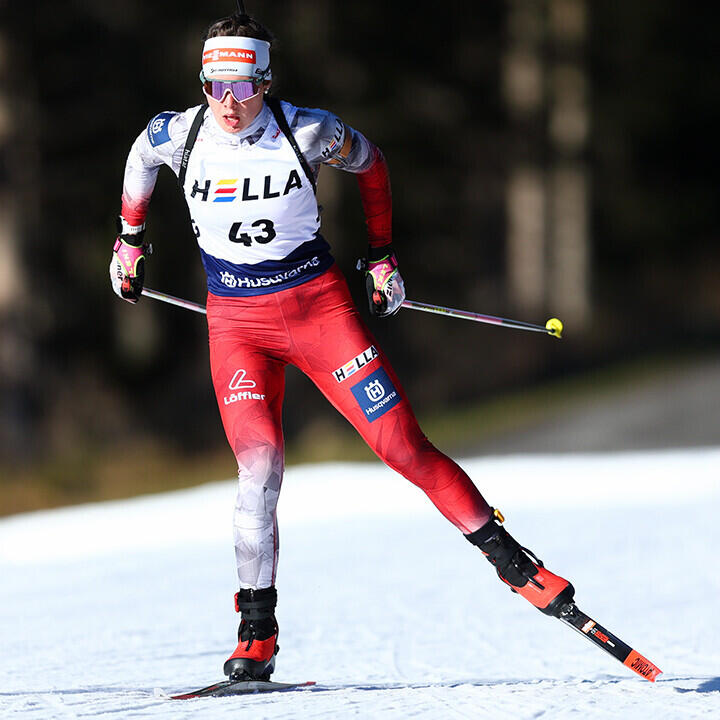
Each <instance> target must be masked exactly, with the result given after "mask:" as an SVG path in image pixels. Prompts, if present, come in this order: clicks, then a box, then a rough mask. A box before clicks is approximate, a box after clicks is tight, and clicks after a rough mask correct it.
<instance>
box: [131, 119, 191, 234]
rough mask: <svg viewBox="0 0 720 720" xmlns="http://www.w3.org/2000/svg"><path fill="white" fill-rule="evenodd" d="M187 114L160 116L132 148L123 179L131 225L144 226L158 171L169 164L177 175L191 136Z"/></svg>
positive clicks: (153, 120) (141, 134)
mask: <svg viewBox="0 0 720 720" xmlns="http://www.w3.org/2000/svg"><path fill="white" fill-rule="evenodd" d="M185 115H186V114H185V113H176V112H161V113H160V114H159V115H156V116H155V117H154V118H152V120H150V122H149V123H148V126H147V128H146V129H145V130H143V132H141V133H140V135H138V137H137V139H136V140H135V142H134V143H133V145H132V147H131V148H130V153H129V155H128V159H127V162H126V164H125V177H124V179H123V192H122V209H121V212H120V214H121V216H122V217H123V218H124V219H125V220H126V221H127V222H128V223H129V224H130V225H142V223H143V222H145V217H146V215H147V208H148V204H149V203H150V198H151V197H152V193H153V190H154V189H155V181H156V180H157V174H158V170H159V169H160V167H161V166H162V165H167V166H168V167H170V168H171V169H172V170H173V172H175V173H176V174H177V172H178V170H179V167H180V155H181V154H182V148H183V145H184V143H185V139H186V138H187V133H188V128H187V119H186V117H185Z"/></svg>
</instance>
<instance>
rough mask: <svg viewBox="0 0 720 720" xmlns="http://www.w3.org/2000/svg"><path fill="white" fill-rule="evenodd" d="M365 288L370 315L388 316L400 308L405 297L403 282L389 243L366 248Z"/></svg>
mask: <svg viewBox="0 0 720 720" xmlns="http://www.w3.org/2000/svg"><path fill="white" fill-rule="evenodd" d="M365 288H366V290H367V294H368V302H369V304H370V314H371V315H375V316H377V317H389V316H390V315H394V314H395V313H396V312H397V311H398V310H399V309H400V306H401V305H402V303H403V300H404V299H405V284H404V283H403V279H402V277H400V272H399V271H398V263H397V258H396V257H395V253H394V252H393V250H392V246H391V245H383V246H382V247H379V248H373V247H371V248H369V249H368V259H367V264H366V266H365Z"/></svg>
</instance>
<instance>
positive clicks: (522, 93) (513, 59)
mask: <svg viewBox="0 0 720 720" xmlns="http://www.w3.org/2000/svg"><path fill="white" fill-rule="evenodd" d="M586 13H587V10H586V7H585V0H546V1H545V2H537V1H536V0H509V1H508V6H507V47H506V51H505V57H504V63H503V83H502V84H503V91H504V96H505V101H506V103H507V105H508V110H509V114H510V118H511V124H512V134H513V142H512V148H513V150H512V152H513V157H512V160H511V163H510V167H509V171H508V184H507V195H506V212H507V222H508V231H507V232H508V234H507V260H508V263H507V276H508V289H509V294H510V298H511V300H512V302H513V304H514V305H515V306H516V307H517V308H518V311H519V312H522V313H526V314H528V315H538V314H540V313H541V312H542V311H544V310H549V311H551V312H552V313H553V314H555V313H557V314H559V315H561V316H562V317H563V318H564V319H565V320H566V322H569V323H571V324H572V325H573V326H574V327H575V329H578V328H580V327H582V326H583V325H584V324H585V323H586V322H587V319H588V316H589V312H590V297H589V231H588V179H587V170H586V168H585V165H584V153H585V148H586V145H587V136H588V125H589V119H588V107H587V96H588V88H587V86H588V83H587V78H586V73H585V68H584V64H583V47H584V41H585V37H586Z"/></svg>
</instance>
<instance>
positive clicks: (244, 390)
mask: <svg viewBox="0 0 720 720" xmlns="http://www.w3.org/2000/svg"><path fill="white" fill-rule="evenodd" d="M246 375H247V372H246V371H245V370H242V369H240V370H238V371H236V373H235V374H234V375H233V376H232V380H230V382H229V383H228V388H229V389H230V390H240V391H241V392H234V393H231V394H230V395H228V396H227V397H225V398H223V400H224V401H225V404H226V405H230V404H231V403H234V402H238V401H239V400H264V399H265V395H263V394H261V393H256V392H250V390H252V388H255V387H257V383H256V382H255V381H254V380H246V379H245V376H246Z"/></svg>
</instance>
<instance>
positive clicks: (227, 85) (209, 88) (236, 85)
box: [203, 80, 259, 102]
mask: <svg viewBox="0 0 720 720" xmlns="http://www.w3.org/2000/svg"><path fill="white" fill-rule="evenodd" d="M203 92H204V93H205V94H206V95H207V96H208V97H211V98H213V99H214V100H217V101H218V102H222V101H223V100H224V98H225V94H226V93H228V92H229V93H230V94H231V95H232V96H233V98H235V100H236V101H237V102H242V101H243V100H247V99H248V98H251V97H252V96H253V95H257V93H258V92H259V88H258V84H256V83H255V81H254V80H229V81H226V80H204V81H203Z"/></svg>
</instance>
